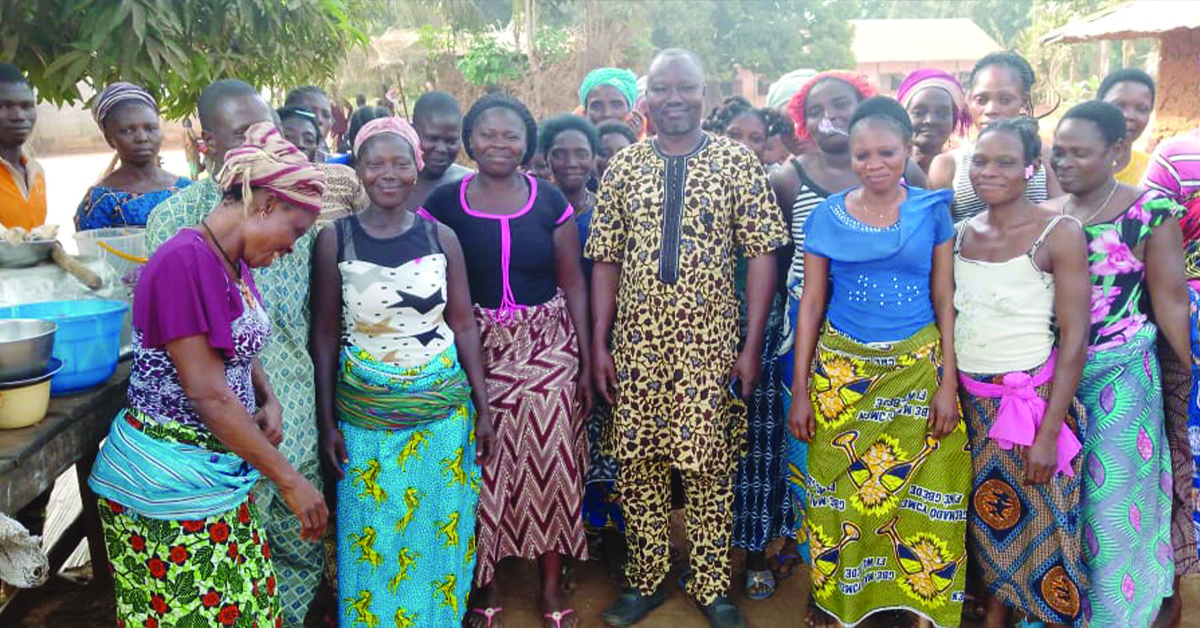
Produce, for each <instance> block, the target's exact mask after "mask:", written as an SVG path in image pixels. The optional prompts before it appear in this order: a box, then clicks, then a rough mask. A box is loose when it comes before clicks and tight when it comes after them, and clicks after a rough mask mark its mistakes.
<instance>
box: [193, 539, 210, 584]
mask: <svg viewBox="0 0 1200 628" xmlns="http://www.w3.org/2000/svg"><path fill="white" fill-rule="evenodd" d="M212 560H213V546H212V545H208V544H204V545H203V546H202V547H200V548H199V549H197V550H196V552H195V553H194V554H192V564H194V565H196V569H197V571H199V573H200V579H201V580H208V579H209V578H210V577H211V576H212V573H213V569H215V567H214V566H213V561H212Z"/></svg>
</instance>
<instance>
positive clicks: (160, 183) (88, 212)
mask: <svg viewBox="0 0 1200 628" xmlns="http://www.w3.org/2000/svg"><path fill="white" fill-rule="evenodd" d="M92 117H93V118H94V119H95V120H96V124H97V125H98V126H99V127H100V131H101V132H103V133H104V139H105V141H107V142H108V145H109V146H111V147H112V148H113V149H114V150H116V151H117V154H116V155H115V156H114V157H113V163H112V164H110V165H109V169H108V171H107V172H106V173H105V174H104V175H103V177H102V178H101V179H100V181H99V182H98V183H96V185H94V186H92V187H91V188H89V189H88V191H87V193H86V194H84V196H83V201H81V202H80V203H79V208H78V209H76V210H75V230H76V231H86V230H88V229H102V228H105V227H126V226H128V227H143V226H145V225H146V219H147V218H149V216H150V212H151V211H152V210H153V209H154V208H155V207H156V206H158V204H159V203H161V202H163V201H164V200H166V199H167V198H168V197H170V196H171V195H172V194H175V193H176V192H178V191H180V190H182V189H183V188H185V187H187V186H189V185H191V183H192V182H191V181H190V180H188V179H187V178H186V177H181V176H178V175H174V174H171V173H170V172H167V171H166V170H164V169H163V168H162V167H161V166H159V161H160V160H159V150H160V149H162V130H161V128H160V127H159V123H160V120H159V116H158V103H157V102H155V100H154V97H153V96H151V95H150V94H149V93H148V92H147V91H146V90H144V89H142V88H141V87H138V86H137V85H133V84H131V83H113V84H111V85H109V86H108V87H106V88H104V91H102V92H100V95H98V96H96V100H95V102H94V103H93V104H92ZM118 161H119V162H120V166H118V167H117V168H116V169H113V166H114V165H116V164H117V163H118Z"/></svg>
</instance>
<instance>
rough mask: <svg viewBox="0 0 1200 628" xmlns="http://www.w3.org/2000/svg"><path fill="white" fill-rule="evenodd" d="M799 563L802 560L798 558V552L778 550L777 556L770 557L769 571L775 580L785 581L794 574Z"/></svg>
mask: <svg viewBox="0 0 1200 628" xmlns="http://www.w3.org/2000/svg"><path fill="white" fill-rule="evenodd" d="M801 562H803V559H801V558H800V552H798V551H796V550H792V551H790V552H785V551H782V550H780V552H779V553H778V554H775V555H774V556H772V557H771V571H773V572H774V573H775V578H776V579H777V580H787V579H788V578H791V577H792V574H794V573H796V568H797V567H799V566H800V563H801Z"/></svg>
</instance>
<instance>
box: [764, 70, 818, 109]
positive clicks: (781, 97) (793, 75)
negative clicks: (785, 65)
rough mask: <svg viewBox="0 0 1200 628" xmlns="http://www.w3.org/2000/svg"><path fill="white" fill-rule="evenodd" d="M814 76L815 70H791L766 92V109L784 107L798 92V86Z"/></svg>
mask: <svg viewBox="0 0 1200 628" xmlns="http://www.w3.org/2000/svg"><path fill="white" fill-rule="evenodd" d="M816 75H817V71H816V70H808V69H804V70H792V71H791V72H788V73H787V74H784V75H783V76H781V77H779V80H778V81H775V82H774V83H771V87H770V88H769V89H768V90H767V108H768V109H778V108H779V107H780V106H781V105H786V104H787V103H788V101H789V100H791V99H792V96H794V95H795V94H796V92H798V91H800V86H802V85H804V84H805V83H807V82H808V79H811V78H812V77H814V76H816Z"/></svg>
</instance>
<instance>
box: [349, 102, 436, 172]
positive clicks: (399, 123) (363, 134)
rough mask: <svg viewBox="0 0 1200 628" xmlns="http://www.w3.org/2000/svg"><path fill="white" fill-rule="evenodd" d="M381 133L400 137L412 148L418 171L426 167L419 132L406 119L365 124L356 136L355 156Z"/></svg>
mask: <svg viewBox="0 0 1200 628" xmlns="http://www.w3.org/2000/svg"><path fill="white" fill-rule="evenodd" d="M381 133H395V134H396V135H399V136H400V137H401V138H402V139H403V140H404V141H406V142H408V145H409V146H411V147H412V151H413V157H415V158H416V161H417V170H418V171H420V170H421V169H422V168H424V167H425V156H424V154H422V152H421V138H420V137H419V136H418V135H417V130H416V129H414V128H413V126H412V125H411V124H409V123H408V121H407V120H405V119H404V118H397V117H395V116H387V117H386V118H375V119H374V120H371V121H370V122H368V123H366V124H364V125H363V127H362V128H361V129H359V130H358V135H355V136H354V156H355V157H358V151H359V149H361V148H362V145H363V144H365V143H367V140H369V139H371V138H372V137H374V136H376V135H379V134H381Z"/></svg>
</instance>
